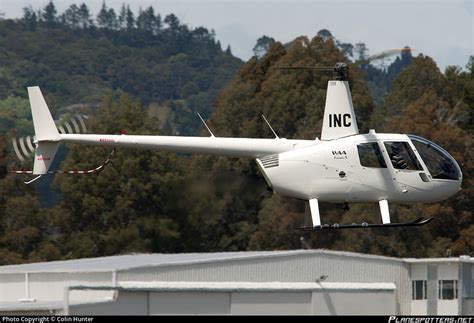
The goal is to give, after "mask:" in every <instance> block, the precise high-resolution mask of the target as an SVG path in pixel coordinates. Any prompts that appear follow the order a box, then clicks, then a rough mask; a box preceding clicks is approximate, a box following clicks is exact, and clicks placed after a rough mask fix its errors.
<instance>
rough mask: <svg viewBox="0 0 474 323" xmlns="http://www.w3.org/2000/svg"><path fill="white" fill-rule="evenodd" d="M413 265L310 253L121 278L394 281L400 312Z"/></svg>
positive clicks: (406, 306) (406, 308)
mask: <svg viewBox="0 0 474 323" xmlns="http://www.w3.org/2000/svg"><path fill="white" fill-rule="evenodd" d="M409 268H410V267H409V265H408V264H406V263H403V262H401V261H396V260H390V259H376V258H367V257H354V256H350V255H334V254H324V253H321V254H309V255H291V256H284V257H281V256H280V257H279V256H275V257H264V258H257V259H248V260H239V261H235V260H233V261H222V262H213V263H203V264H191V265H179V266H168V267H150V268H140V269H131V270H126V271H120V272H118V273H117V278H118V281H215V282H226V281H247V282H272V281H280V282H315V281H316V279H318V278H320V277H321V276H327V278H326V280H325V281H327V282H360V283H377V282H393V283H395V285H396V286H397V291H396V299H397V306H396V311H397V313H410V302H411V281H410V278H409V272H410V269H409Z"/></svg>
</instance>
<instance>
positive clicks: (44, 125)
mask: <svg viewBox="0 0 474 323" xmlns="http://www.w3.org/2000/svg"><path fill="white" fill-rule="evenodd" d="M28 96H29V98H30V106H31V115H32V117H33V125H34V127H35V134H36V140H37V141H59V140H61V137H60V136H59V132H58V129H57V128H56V124H55V123H54V120H53V117H52V116H51V112H49V109H48V106H47V105H46V101H45V100H44V97H43V94H42V93H41V90H40V88H39V87H38V86H32V87H29V88H28Z"/></svg>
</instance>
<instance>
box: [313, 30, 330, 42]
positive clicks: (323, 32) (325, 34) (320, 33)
mask: <svg viewBox="0 0 474 323" xmlns="http://www.w3.org/2000/svg"><path fill="white" fill-rule="evenodd" d="M316 35H317V36H319V37H321V38H322V39H323V40H324V41H326V40H329V39H332V38H333V36H332V34H331V32H330V31H329V30H327V29H321V30H320V31H318V33H317V34H316Z"/></svg>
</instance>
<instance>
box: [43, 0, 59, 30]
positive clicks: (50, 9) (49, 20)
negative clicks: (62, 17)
mask: <svg viewBox="0 0 474 323" xmlns="http://www.w3.org/2000/svg"><path fill="white" fill-rule="evenodd" d="M56 15H57V11H56V7H55V6H54V3H53V0H50V1H49V3H48V4H47V5H46V7H44V9H43V13H42V17H43V20H44V22H45V23H46V25H47V26H48V27H53V26H54V25H55V24H56V21H57V16H56Z"/></svg>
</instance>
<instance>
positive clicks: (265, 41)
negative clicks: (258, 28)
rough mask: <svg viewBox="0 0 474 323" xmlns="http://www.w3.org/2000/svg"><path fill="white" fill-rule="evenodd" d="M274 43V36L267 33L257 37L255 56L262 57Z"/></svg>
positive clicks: (254, 49)
mask: <svg viewBox="0 0 474 323" xmlns="http://www.w3.org/2000/svg"><path fill="white" fill-rule="evenodd" d="M274 43H275V39H274V38H272V37H268V36H265V35H264V36H262V37H260V38H259V39H257V43H256V44H255V46H254V47H253V50H252V51H253V53H254V55H255V57H257V58H262V57H263V56H264V55H265V54H266V53H267V52H268V50H269V49H270V47H271V46H272V45H273V44H274Z"/></svg>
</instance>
